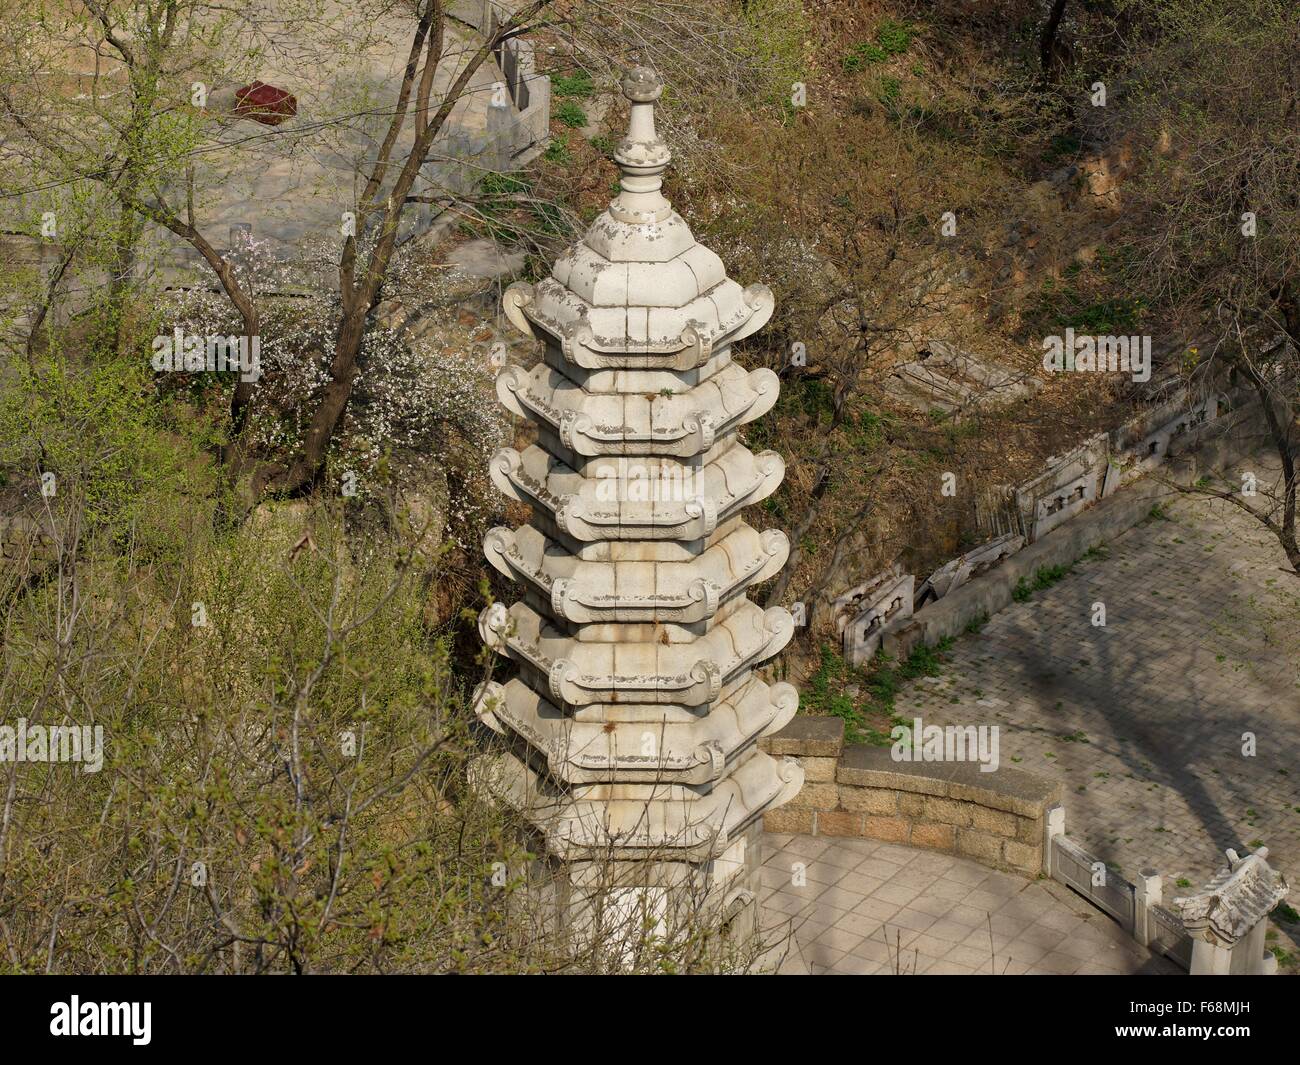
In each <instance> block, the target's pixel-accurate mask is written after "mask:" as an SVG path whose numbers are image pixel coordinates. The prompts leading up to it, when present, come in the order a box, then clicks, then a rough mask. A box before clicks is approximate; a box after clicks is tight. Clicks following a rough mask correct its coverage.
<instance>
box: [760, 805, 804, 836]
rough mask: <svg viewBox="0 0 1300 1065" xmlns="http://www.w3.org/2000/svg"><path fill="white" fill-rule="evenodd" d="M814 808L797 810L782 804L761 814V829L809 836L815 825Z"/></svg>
mask: <svg viewBox="0 0 1300 1065" xmlns="http://www.w3.org/2000/svg"><path fill="white" fill-rule="evenodd" d="M816 816H817V814H816V811H814V810H799V809H793V808H792V807H789V806H784V807H782V808H781V809H779V810H768V811H767V812H766V813H765V814H763V830H764V831H765V832H777V833H781V834H784V835H794V836H800V835H802V836H811V835H812V834H813V831H814V829H815V827H816V823H815V820H814V819H815V818H816Z"/></svg>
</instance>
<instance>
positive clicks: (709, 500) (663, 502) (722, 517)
mask: <svg viewBox="0 0 1300 1065" xmlns="http://www.w3.org/2000/svg"><path fill="white" fill-rule="evenodd" d="M488 469H489V473H490V475H491V478H492V483H493V484H494V485H496V487H497V488H498V489H499V490H500V491H501V492H502V493H503V494H505V495H508V496H510V497H511V498H513V499H516V500H518V501H519V502H521V503H528V504H529V505H531V506H534V507H540V508H542V509H543V510H544V511H546V512H547V516H548V517H549V518H550V520H551V521H552V522H554V524H555V526H556V527H557V528H558V529H561V530H563V531H564V532H565V533H566V534H567V535H568V536H570V537H572V538H573V539H575V540H579V541H588V542H590V541H595V540H698V539H701V538H702V537H706V536H710V535H712V533H713V531H714V530H715V529H716V528H717V527H718V525H719V524H720V523H723V522H725V521H726V520H727V519H728V518H730V517H731V516H732V515H733V514H735V513H736V512H737V511H739V510H741V509H742V508H744V507H747V506H749V505H750V504H752V503H758V502H760V501H762V500H764V499H766V498H767V497H768V496H770V495H771V494H772V493H773V492H775V491H776V490H777V488H778V487H780V484H781V481H782V480H783V479H784V477H785V460H784V459H782V458H781V456H780V455H778V454H777V453H776V452H775V451H762V452H759V453H758V454H757V455H755V454H754V453H753V452H752V451H750V450H749V449H748V448H747V447H745V446H744V445H743V444H736V445H734V446H733V447H731V448H729V449H728V450H727V451H726V452H725V453H724V454H722V455H721V456H719V457H718V458H717V459H715V460H714V461H712V462H708V463H705V464H703V465H695V464H689V465H688V464H685V463H679V462H675V461H673V460H671V459H664V460H661V461H659V462H658V463H657V465H655V466H653V467H649V466H645V465H636V466H634V467H632V468H631V469H629V467H628V465H627V463H626V461H625V460H621V459H613V458H611V459H610V460H609V462H608V464H607V466H606V467H605V469H606V470H607V471H608V476H596V477H583V476H582V475H581V474H579V473H578V472H577V471H576V470H574V469H572V468H571V467H569V466H567V465H565V463H563V462H562V461H561V460H559V459H557V458H555V457H554V456H553V455H550V454H548V453H547V452H546V451H545V450H544V449H542V448H540V447H538V446H536V445H533V446H532V447H529V448H527V449H526V450H525V451H524V452H523V453H522V454H521V453H520V452H518V451H516V450H515V449H514V448H511V447H505V448H501V449H500V450H499V451H498V452H497V453H496V454H495V455H493V456H492V461H491V463H490V465H489V467H488ZM598 472H599V471H598ZM668 489H671V491H668ZM664 495H669V496H672V495H676V496H678V497H680V498H666V499H665V498H662V497H663V496H664ZM646 497H648V498H646ZM656 497H658V498H656Z"/></svg>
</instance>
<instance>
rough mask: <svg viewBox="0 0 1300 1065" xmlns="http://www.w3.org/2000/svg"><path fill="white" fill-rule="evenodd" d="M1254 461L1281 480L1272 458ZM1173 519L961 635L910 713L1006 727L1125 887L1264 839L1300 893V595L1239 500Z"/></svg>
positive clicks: (1194, 880) (1184, 875)
mask: <svg viewBox="0 0 1300 1065" xmlns="http://www.w3.org/2000/svg"><path fill="white" fill-rule="evenodd" d="M1250 466H1251V468H1253V469H1254V470H1256V471H1257V472H1258V471H1261V470H1262V471H1264V474H1262V475H1261V476H1271V474H1272V472H1275V467H1276V460H1275V459H1270V457H1269V456H1267V455H1261V456H1259V457H1258V458H1257V459H1252V460H1251V463H1250ZM1234 476H1235V475H1234ZM1164 510H1165V513H1166V515H1167V519H1164V520H1162V519H1156V520H1150V521H1148V522H1146V523H1144V524H1141V525H1139V526H1136V527H1135V528H1133V529H1130V530H1129V531H1128V532H1126V533H1124V534H1123V535H1122V536H1120V537H1118V538H1117V539H1116V540H1114V541H1112V542H1111V543H1110V544H1109V545H1108V547H1107V550H1106V552H1105V555H1104V557H1101V558H1091V559H1085V560H1082V561H1081V562H1080V563H1079V564H1077V565H1076V567H1075V569H1074V570H1073V572H1071V573H1070V574H1068V575H1067V576H1066V577H1064V578H1063V579H1062V580H1060V581H1059V582H1058V583H1056V584H1054V585H1052V586H1051V587H1050V588H1047V589H1044V590H1041V591H1037V592H1035V593H1034V594H1033V596H1032V597H1031V598H1030V599H1029V600H1028V601H1026V602H1023V603H1013V604H1012V605H1011V606H1010V607H1008V608H1007V609H1006V610H1004V611H1001V612H1000V613H998V614H996V615H995V616H994V617H993V618H992V619H991V620H990V621H989V622H988V624H987V625H986V626H985V627H984V629H983V630H982V631H981V632H980V633H979V635H978V636H965V637H962V638H961V639H959V640H958V641H957V642H956V644H955V645H954V646H953V647H952V649H951V650H950V651H949V652H948V653H947V655H946V662H945V665H944V672H943V675H942V676H940V677H938V678H926V680H928V681H930V683H924V684H923V683H914V684H911V685H909V686H907V687H905V688H904V689H903V690H902V691H900V693H899V695H898V697H897V700H896V708H897V711H898V713H899V714H900V715H901V716H902V717H904V718H908V719H910V718H913V717H921V718H923V719H924V720H925V721H926V722H927V723H934V724H939V725H944V724H996V725H998V726H1000V728H1001V737H1000V738H1001V751H1000V754H1001V759H1002V764H1003V765H1015V766H1018V767H1020V768H1023V769H1028V770H1031V771H1033V772H1037V773H1042V774H1045V775H1048V776H1055V777H1058V778H1060V779H1061V780H1063V781H1064V783H1065V806H1066V831H1067V833H1068V834H1069V835H1070V837H1071V838H1072V839H1074V840H1076V841H1077V842H1078V843H1080V844H1081V845H1082V846H1084V847H1085V848H1086V849H1087V850H1089V851H1091V852H1092V853H1093V854H1095V855H1096V856H1097V857H1098V858H1100V859H1101V860H1103V861H1106V862H1108V863H1113V865H1114V866H1115V867H1117V868H1118V870H1119V871H1120V873H1121V874H1122V875H1124V876H1126V877H1127V878H1128V879H1129V880H1132V879H1134V877H1135V876H1136V874H1137V872H1138V870H1139V869H1141V868H1143V867H1145V866H1154V867H1155V868H1157V869H1158V870H1159V871H1160V872H1161V873H1162V874H1164V876H1165V878H1166V880H1165V885H1166V886H1165V895H1166V899H1170V898H1172V897H1174V896H1175V895H1176V894H1178V893H1179V891H1180V888H1179V887H1177V886H1176V885H1177V883H1178V881H1179V880H1180V879H1182V880H1186V881H1188V882H1190V884H1191V885H1193V886H1195V887H1199V886H1200V885H1201V884H1202V883H1204V882H1205V881H1206V880H1207V879H1208V878H1209V877H1210V876H1212V875H1213V874H1214V872H1215V871H1216V870H1217V869H1218V868H1219V866H1220V865H1221V864H1222V862H1223V849H1224V848H1226V847H1234V848H1236V849H1238V850H1242V849H1252V843H1253V842H1254V841H1257V840H1258V841H1262V842H1263V843H1265V844H1267V845H1268V848H1269V852H1270V859H1269V860H1270V863H1271V864H1273V865H1274V867H1275V868H1278V869H1280V870H1281V871H1282V872H1283V873H1284V874H1285V875H1286V876H1287V878H1288V880H1290V881H1291V882H1292V883H1296V882H1297V881H1300V770H1298V769H1297V768H1296V767H1295V765H1294V764H1293V763H1294V760H1295V753H1296V739H1295V737H1296V736H1297V735H1300V669H1298V668H1297V662H1300V625H1297V624H1296V619H1297V618H1298V617H1300V585H1298V584H1297V582H1296V581H1295V579H1294V578H1293V577H1289V576H1288V575H1287V574H1285V573H1283V572H1281V567H1282V566H1283V565H1284V561H1285V560H1284V558H1283V556H1282V553H1281V549H1280V547H1279V546H1278V545H1277V542H1276V540H1274V539H1273V538H1272V537H1271V536H1270V535H1269V534H1268V533H1267V531H1266V530H1264V529H1263V528H1262V527H1261V526H1259V525H1258V524H1256V523H1255V522H1253V521H1252V520H1251V519H1250V518H1249V517H1248V516H1247V515H1244V514H1242V513H1241V512H1240V511H1239V510H1238V509H1237V508H1235V507H1233V506H1231V505H1230V504H1228V503H1225V502H1222V501H1218V500H1203V499H1195V498H1191V497H1183V496H1173V497H1172V498H1171V499H1170V500H1169V501H1168V502H1167V503H1166V504H1165V506H1164ZM1097 602H1101V603H1104V604H1105V607H1106V625H1105V626H1104V627H1103V626H1094V625H1093V624H1092V623H1091V621H1092V616H1091V615H1092V605H1093V604H1094V603H1097ZM1248 732H1249V733H1253V734H1254V736H1255V738H1256V743H1257V752H1256V754H1255V755H1254V756H1253V757H1247V756H1243V754H1242V742H1243V734H1244V733H1248ZM980 901H981V902H987V900H985V899H981V900H980Z"/></svg>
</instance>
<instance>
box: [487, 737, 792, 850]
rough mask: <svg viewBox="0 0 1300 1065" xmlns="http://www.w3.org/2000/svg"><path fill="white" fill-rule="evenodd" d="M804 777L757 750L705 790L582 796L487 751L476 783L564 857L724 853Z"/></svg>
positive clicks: (645, 789) (643, 789)
mask: <svg viewBox="0 0 1300 1065" xmlns="http://www.w3.org/2000/svg"><path fill="white" fill-rule="evenodd" d="M803 779H804V773H803V770H802V769H801V768H800V767H799V765H798V763H796V762H795V761H794V760H793V759H785V760H783V761H780V762H778V761H777V760H776V759H774V758H772V757H771V756H769V755H767V754H764V753H763V752H762V751H759V750H757V749H754V750H752V751H750V753H749V754H748V756H747V757H746V758H745V759H744V760H743V761H742V762H741V763H740V764H739V765H737V766H736V767H735V768H734V769H733V771H732V772H731V773H730V774H729V775H728V776H727V777H726V778H725V779H723V780H721V781H719V782H717V783H716V784H715V785H713V786H712V787H711V788H710V789H709V790H707V791H706V792H704V793H702V794H701V793H695V792H691V791H690V789H689V788H683V787H680V786H677V785H669V784H657V785H646V786H641V785H630V786H628V788H627V789H626V791H625V793H623V794H619V793H617V792H615V793H613V794H604V793H602V792H600V791H599V790H595V789H598V788H599V785H597V786H595V788H593V789H588V790H587V794H582V789H579V790H578V794H579V795H580V796H581V797H575V794H574V793H571V792H569V791H567V790H562V789H560V788H557V787H556V786H555V784H554V783H553V782H552V781H551V780H550V779H549V778H548V777H546V776H545V775H543V774H541V773H538V772H537V771H536V770H534V769H533V768H532V767H531V766H529V765H527V764H526V763H524V762H522V761H520V760H519V759H518V758H516V757H515V756H514V755H512V754H500V755H492V756H487V757H484V758H481V759H478V760H477V761H476V762H475V764H474V765H473V767H472V780H473V783H474V784H476V785H477V786H478V787H480V788H481V789H482V790H484V791H485V792H487V793H488V794H491V795H494V796H496V797H497V798H498V799H501V800H504V801H505V802H507V803H508V804H509V805H510V806H512V807H513V808H515V809H516V810H519V811H521V812H523V813H524V814H525V816H526V817H527V819H528V820H529V821H530V822H531V823H532V824H533V825H534V826H535V827H536V828H538V829H539V830H540V831H541V832H542V834H543V835H544V836H545V839H546V845H547V849H548V850H549V851H550V852H551V853H552V854H554V855H555V856H556V857H558V858H560V859H562V860H565V861H576V860H582V859H587V860H591V859H593V858H608V859H610V860H614V861H619V860H627V859H640V860H647V859H658V860H664V859H665V858H667V857H669V856H671V857H672V858H673V859H675V860H678V861H691V862H703V861H707V860H708V859H710V858H716V857H719V856H720V855H721V854H722V853H723V852H724V851H725V850H726V849H727V847H728V846H729V844H730V842H731V840H732V839H733V838H734V837H735V836H736V835H738V834H739V833H740V832H742V831H743V830H744V829H745V828H747V827H748V826H749V825H750V824H752V823H753V822H754V821H755V820H757V819H758V818H759V817H761V816H762V814H763V812H764V811H765V810H768V809H770V808H772V807H774V806H780V805H782V804H783V803H786V802H789V801H790V799H792V798H794V796H795V795H797V794H798V793H799V789H800V788H801V787H802V786H803ZM632 789H639V792H638V791H637V790H632Z"/></svg>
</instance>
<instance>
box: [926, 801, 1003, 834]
mask: <svg viewBox="0 0 1300 1065" xmlns="http://www.w3.org/2000/svg"><path fill="white" fill-rule="evenodd" d="M967 809H968V811H969V814H970V825H971V827H972V828H978V829H979V830H980V831H981V832H989V833H992V834H993V835H995V836H1010V837H1012V838H1015V835H1016V823H1017V821H1018V820H1019V818H1017V817H1016V815H1015V814H1009V813H1004V812H1003V811H1001V810H990V809H989V808H988V807H987V806H971V807H968V808H967ZM935 820H941V819H940V818H936V819H935ZM964 823H965V822H962V821H954V822H953V824H964Z"/></svg>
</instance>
